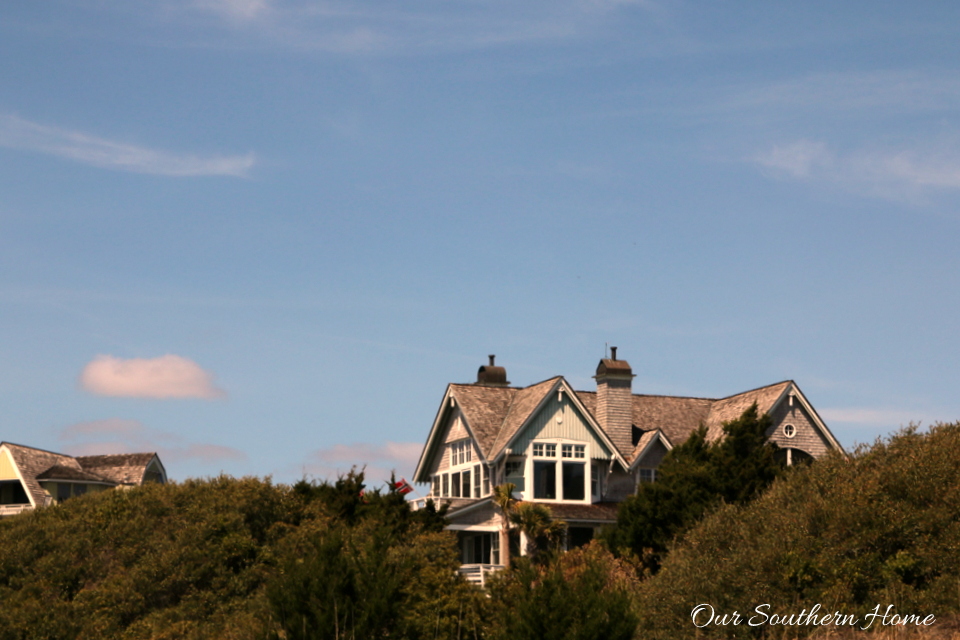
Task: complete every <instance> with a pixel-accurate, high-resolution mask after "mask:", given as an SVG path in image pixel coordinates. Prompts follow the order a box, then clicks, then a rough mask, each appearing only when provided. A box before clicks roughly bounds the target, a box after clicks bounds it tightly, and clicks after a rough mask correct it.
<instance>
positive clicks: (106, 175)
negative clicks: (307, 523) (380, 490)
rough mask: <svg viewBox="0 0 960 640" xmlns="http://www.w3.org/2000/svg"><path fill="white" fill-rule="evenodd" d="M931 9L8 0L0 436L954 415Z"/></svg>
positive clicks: (341, 443)
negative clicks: (635, 401)
mask: <svg viewBox="0 0 960 640" xmlns="http://www.w3.org/2000/svg"><path fill="white" fill-rule="evenodd" d="M958 14H960V6H957V5H955V4H953V3H945V2H943V3H925V4H923V5H922V6H917V5H908V4H905V3H886V2H869V3H868V2H849V3H842V6H839V5H837V3H826V2H805V3H792V4H787V3H768V2H741V3H706V2H702V3H693V2H683V1H674V0H664V1H657V0H651V1H643V0H641V1H635V2H631V1H629V0H619V1H618V0H551V1H550V2H540V1H538V0H533V1H531V2H525V3H514V2H502V1H496V0H476V1H473V2H464V1H456V0H447V1H443V2H440V1H412V2H406V1H402V2H398V1H396V0H390V1H379V0H371V1H367V2H315V1H312V0H298V1H293V0H291V1H288V0H153V1H151V2H146V1H139V0H124V1H123V2H120V1H119V0H117V1H114V0H75V1H73V2H65V1H59V0H50V1H48V2H43V3H36V2H33V3H5V4H4V5H3V6H2V7H0V56H2V60H3V64H2V65H0V331H2V334H3V336H4V339H3V340H2V341H0V400H2V405H3V407H4V411H3V412H2V414H0V438H2V439H4V440H7V441H12V442H18V443H23V444H29V445H33V446H39V447H43V448H48V449H53V450H57V451H67V452H72V453H81V452H92V451H103V452H113V451H128V450H157V451H160V452H161V456H162V457H163V459H164V461H165V463H166V465H167V468H168V471H169V473H170V475H171V477H173V478H176V479H183V478H186V477H190V476H208V475H215V474H218V473H220V472H225V473H230V474H236V475H245V474H255V475H268V474H269V475H272V476H273V477H274V478H275V479H276V480H277V481H281V482H289V481H292V480H296V479H298V478H300V477H301V476H303V475H304V474H306V475H310V476H314V477H324V476H327V475H329V474H332V473H336V471H337V470H341V471H342V470H346V469H348V468H349V467H350V465H351V464H352V463H358V464H362V463H367V464H368V465H369V470H370V471H371V472H372V474H371V475H373V476H382V475H384V474H385V473H388V472H389V469H391V468H395V469H397V471H398V473H400V474H409V473H410V472H411V471H412V464H413V462H415V459H416V455H417V454H418V452H419V446H420V444H421V443H422V442H423V441H424V440H425V438H426V435H427V432H428V430H429V427H430V424H431V422H432V420H433V417H434V414H435V412H436V408H437V404H438V403H439V401H440V398H441V395H442V393H443V390H444V386H445V385H446V383H448V382H470V381H472V380H474V379H475V373H476V369H477V367H478V366H480V365H481V364H484V363H485V362H486V356H487V354H490V353H495V354H497V356H498V364H503V365H504V366H505V367H506V368H507V371H508V375H509V378H510V380H511V381H512V382H513V383H515V384H518V385H526V384H530V383H533V382H536V381H539V380H542V379H545V378H548V377H551V376H554V375H558V374H559V375H564V376H566V377H567V378H568V380H570V381H571V383H572V384H573V385H574V386H575V387H577V388H581V389H588V390H589V389H592V388H593V381H592V380H591V379H590V375H591V374H592V373H593V370H594V368H595V367H596V364H597V361H598V360H599V358H600V357H602V356H603V354H604V347H605V345H606V344H610V345H616V346H618V347H619V349H620V351H619V353H620V355H621V356H622V357H623V358H626V359H627V360H629V361H630V362H631V364H632V366H633V369H634V372H635V373H636V374H637V378H636V379H635V381H634V390H635V391H637V392H644V393H660V394H677V395H696V396H708V397H721V396H726V395H729V394H732V393H736V392H739V391H743V390H746V389H750V388H754V387H758V386H762V385H765V384H769V383H773V382H777V381H779V380H783V379H788V378H790V379H794V380H796V381H797V382H798V384H799V385H800V387H801V388H802V389H803V390H804V392H805V393H806V395H807V397H808V398H809V399H810V400H811V402H812V403H813V404H814V406H815V407H817V408H818V410H819V411H820V412H821V414H822V415H823V416H824V418H825V419H826V421H827V422H828V424H829V425H830V427H831V429H832V430H833V432H834V433H835V435H836V436H837V437H838V438H839V439H840V441H841V442H842V443H843V444H844V445H845V446H848V447H849V446H852V445H854V443H857V442H870V441H872V440H873V439H875V438H876V437H878V436H882V435H885V434H888V433H890V432H891V431H893V430H895V429H897V428H898V427H899V426H901V425H905V424H907V423H909V422H911V421H913V422H919V423H921V424H923V425H929V424H931V423H932V422H935V421H938V420H943V421H953V420H956V419H958V418H960V400H958V396H957V393H956V389H957V388H958V386H960V373H958V369H957V361H958V358H957V355H958V347H960V338H958V335H957V331H956V318H957V317H958V316H960V293H958V292H960V282H958V280H960V254H958V252H957V251H956V243H957V239H958V238H960V234H958V231H960V228H958V227H960V214H958V204H960V120H958V116H960V74H958V67H960V55H958V54H960V37H958V35H960V34H958V31H960V15H958Z"/></svg>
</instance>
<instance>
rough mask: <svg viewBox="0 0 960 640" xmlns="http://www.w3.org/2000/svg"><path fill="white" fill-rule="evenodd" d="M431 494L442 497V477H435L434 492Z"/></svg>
mask: <svg viewBox="0 0 960 640" xmlns="http://www.w3.org/2000/svg"><path fill="white" fill-rule="evenodd" d="M431 493H432V494H433V495H435V496H438V495H440V476H433V491H431Z"/></svg>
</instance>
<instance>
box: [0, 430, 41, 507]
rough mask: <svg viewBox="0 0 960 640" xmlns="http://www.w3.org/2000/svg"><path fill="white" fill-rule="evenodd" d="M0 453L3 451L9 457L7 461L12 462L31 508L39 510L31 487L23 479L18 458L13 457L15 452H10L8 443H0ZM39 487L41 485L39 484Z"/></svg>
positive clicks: (11, 464)
mask: <svg viewBox="0 0 960 640" xmlns="http://www.w3.org/2000/svg"><path fill="white" fill-rule="evenodd" d="M0 451H2V452H3V453H4V454H5V455H6V456H7V460H9V461H10V466H12V467H13V472H14V473H16V474H17V479H18V480H19V481H20V486H22V487H23V492H24V493H26V494H27V500H29V501H30V506H31V507H33V508H34V509H35V508H37V506H38V505H37V501H36V499H35V498H34V495H33V491H31V490H30V486H29V485H28V484H27V482H26V480H25V479H24V477H23V471H21V470H20V465H19V464H17V458H16V456H14V455H13V452H11V451H10V448H9V447H8V446H7V443H6V442H3V443H0ZM37 486H40V485H39V484H38V485H37Z"/></svg>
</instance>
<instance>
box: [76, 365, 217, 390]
mask: <svg viewBox="0 0 960 640" xmlns="http://www.w3.org/2000/svg"><path fill="white" fill-rule="evenodd" d="M80 386H81V387H82V388H83V389H84V390H86V391H89V392H90V393H93V394H95V395H99V396H116V397H127V398H153V399H160V400H165V399H169V398H201V399H205V400H209V399H213V398H222V397H224V396H226V392H225V391H224V390H223V389H220V388H218V387H217V386H216V385H215V384H214V382H213V374H211V373H209V372H208V371H204V370H203V369H202V368H201V367H200V365H198V364H197V363H196V362H194V361H193V360H189V359H187V358H184V357H182V356H178V355H173V354H168V355H165V356H161V357H159V358H150V359H148V358H131V359H129V360H123V359H121V358H115V357H113V356H107V355H99V356H97V357H96V358H94V359H93V360H92V361H91V362H89V363H87V365H86V366H85V367H84V368H83V371H82V372H81V373H80Z"/></svg>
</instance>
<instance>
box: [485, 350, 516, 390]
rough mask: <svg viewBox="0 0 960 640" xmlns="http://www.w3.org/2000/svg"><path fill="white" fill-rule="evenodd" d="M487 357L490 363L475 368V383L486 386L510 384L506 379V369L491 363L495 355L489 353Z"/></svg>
mask: <svg viewBox="0 0 960 640" xmlns="http://www.w3.org/2000/svg"><path fill="white" fill-rule="evenodd" d="M489 358H490V364H488V365H483V366H481V367H480V368H479V369H477V384H479V385H484V386H488V387H505V386H507V385H508V384H510V383H509V382H508V381H507V370H506V369H505V368H503V367H498V366H496V365H495V364H493V362H494V359H495V358H496V356H495V355H493V354H491V355H490V356H489Z"/></svg>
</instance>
